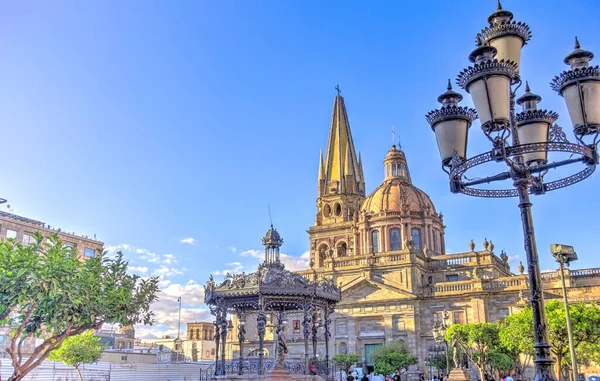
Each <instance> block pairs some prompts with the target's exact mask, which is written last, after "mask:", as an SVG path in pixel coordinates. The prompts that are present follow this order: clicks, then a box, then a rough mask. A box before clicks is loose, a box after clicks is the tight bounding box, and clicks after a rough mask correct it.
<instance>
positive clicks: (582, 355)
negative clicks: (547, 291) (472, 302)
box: [502, 300, 600, 375]
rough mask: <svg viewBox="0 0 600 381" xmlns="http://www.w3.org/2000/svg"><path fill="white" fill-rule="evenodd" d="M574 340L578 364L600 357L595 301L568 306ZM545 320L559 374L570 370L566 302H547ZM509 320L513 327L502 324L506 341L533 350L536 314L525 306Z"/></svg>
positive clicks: (599, 324) (598, 313) (599, 321)
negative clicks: (534, 315) (534, 317)
mask: <svg viewBox="0 0 600 381" xmlns="http://www.w3.org/2000/svg"><path fill="white" fill-rule="evenodd" d="M569 312H570V314H571V325H572V327H573V341H574V345H575V352H576V356H577V363H578V364H579V365H587V364H589V363H590V362H592V361H594V362H595V361H598V360H600V307H598V305H596V304H585V303H583V302H580V303H574V304H570V305H569ZM546 320H547V321H548V341H549V344H550V351H551V352H552V355H553V356H554V357H556V360H557V362H556V366H557V371H558V374H561V375H562V374H563V373H565V371H568V370H570V369H571V357H570V355H569V337H568V334H567V318H566V313H565V307H564V305H563V303H561V302H560V301H558V300H552V301H550V302H548V303H546ZM507 323H510V325H512V326H513V327H512V328H510V327H503V328H502V330H506V332H505V334H504V335H505V337H504V339H503V341H506V342H507V345H509V344H510V342H511V341H512V342H513V343H515V346H517V345H516V344H517V343H519V344H518V347H519V348H520V349H521V350H523V351H524V353H532V350H533V343H534V338H533V315H532V312H531V308H530V307H528V308H525V309H524V310H523V311H521V312H519V313H518V314H515V315H512V316H510V317H508V318H507Z"/></svg>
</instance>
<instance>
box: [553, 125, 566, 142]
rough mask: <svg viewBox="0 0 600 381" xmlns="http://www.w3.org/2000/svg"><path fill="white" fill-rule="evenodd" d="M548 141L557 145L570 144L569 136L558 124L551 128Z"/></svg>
mask: <svg viewBox="0 0 600 381" xmlns="http://www.w3.org/2000/svg"><path fill="white" fill-rule="evenodd" d="M548 141H549V142H556V143H570V142H569V140H568V139H567V134H565V133H564V131H563V129H562V128H561V127H560V126H559V125H558V124H553V125H551V126H550V132H549V134H548Z"/></svg>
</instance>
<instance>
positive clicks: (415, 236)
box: [411, 228, 421, 250]
mask: <svg viewBox="0 0 600 381" xmlns="http://www.w3.org/2000/svg"><path fill="white" fill-rule="evenodd" d="M411 237H412V241H413V242H414V244H415V249H417V250H420V249H421V229H419V228H412V231H411Z"/></svg>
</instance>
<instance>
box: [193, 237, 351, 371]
mask: <svg viewBox="0 0 600 381" xmlns="http://www.w3.org/2000/svg"><path fill="white" fill-rule="evenodd" d="M282 243H283V239H281V237H280V236H279V233H277V230H275V229H274V228H273V226H271V229H270V230H269V231H268V232H267V234H266V235H265V238H264V239H263V244H264V245H265V260H264V262H263V263H261V264H260V265H259V266H258V269H257V271H256V272H253V273H251V274H245V273H241V274H227V275H226V276H225V279H224V280H223V281H222V282H220V283H217V282H215V280H214V278H213V276H212V275H211V276H210V277H209V279H208V281H207V282H206V285H205V286H204V302H205V303H206V304H207V305H208V306H209V307H210V310H211V313H212V314H213V315H214V316H215V319H216V320H215V326H216V327H217V329H220V333H221V335H218V334H217V335H215V342H216V344H217V348H219V344H221V351H220V353H219V351H217V353H216V356H215V375H217V376H224V375H226V374H227V373H229V372H231V373H237V374H252V373H258V374H259V375H262V374H264V372H265V371H266V372H269V371H271V370H273V368H274V367H275V366H276V365H275V364H276V363H277V362H272V361H270V360H269V361H267V360H265V359H264V349H265V348H264V346H265V340H266V339H267V338H266V337H265V335H266V333H267V329H266V328H267V313H271V314H273V315H274V316H277V318H276V321H275V322H274V323H275V324H276V328H277V329H276V331H277V332H285V327H286V324H287V319H286V315H287V314H288V313H298V312H299V313H303V315H304V317H305V318H304V322H303V325H304V331H305V335H304V341H305V348H306V350H305V354H304V359H303V360H302V361H300V360H298V361H292V360H288V359H285V360H284V359H278V360H283V361H279V363H280V364H281V363H283V364H284V365H285V368H286V370H287V371H288V372H289V373H290V374H308V373H309V366H308V364H309V356H310V353H309V350H308V348H309V345H308V344H309V343H308V340H309V337H310V335H309V334H308V333H309V330H310V331H312V332H313V338H315V337H316V332H318V331H319V330H321V329H322V330H323V334H322V335H323V338H324V340H325V362H326V363H327V364H328V363H329V339H330V337H331V335H330V330H329V325H330V324H331V319H330V315H331V313H333V311H334V307H335V305H336V303H337V302H339V301H340V299H341V291H340V288H339V287H338V286H337V285H336V284H335V283H334V281H333V279H331V278H325V279H322V280H317V279H314V280H311V279H309V278H308V277H305V276H302V275H300V274H297V273H294V272H292V271H289V270H287V269H286V268H285V266H284V264H283V263H282V262H281V260H280V258H279V247H280V246H281V244H282ZM228 314H231V315H235V316H237V317H238V319H239V320H240V325H238V330H240V331H241V330H242V329H243V330H245V328H243V325H242V324H241V322H242V321H243V322H244V324H245V323H246V321H247V319H248V317H249V316H256V321H257V332H258V344H259V348H258V360H256V361H249V360H245V359H244V353H243V349H242V348H243V343H244V342H245V340H246V337H245V335H244V334H243V333H242V334H240V333H239V332H238V334H237V340H238V342H239V346H240V349H242V350H240V357H239V359H237V361H229V362H226V361H225V357H226V354H225V346H224V341H225V337H226V331H227V329H228V328H229V329H232V328H233V324H232V323H231V319H229V322H230V324H229V326H228V324H227V321H228V318H227V315H228ZM321 316H323V318H321ZM217 332H219V331H217ZM220 336H221V337H220ZM219 340H220V341H221V342H220V343H219ZM278 340H279V341H282V340H283V344H284V345H285V341H286V339H285V334H280V335H279V338H278ZM313 347H314V348H313V352H314V351H316V341H314V340H313ZM231 360H234V359H231ZM326 369H329V367H328V366H326Z"/></svg>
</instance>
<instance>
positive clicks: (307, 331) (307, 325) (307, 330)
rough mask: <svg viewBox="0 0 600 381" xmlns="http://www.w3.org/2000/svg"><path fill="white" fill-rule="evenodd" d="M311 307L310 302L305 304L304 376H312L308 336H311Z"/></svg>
mask: <svg viewBox="0 0 600 381" xmlns="http://www.w3.org/2000/svg"><path fill="white" fill-rule="evenodd" d="M309 310H310V305H309V303H308V302H305V303H304V320H303V321H302V326H303V327H304V374H306V375H308V374H310V370H309V368H308V336H309V335H310V312H309Z"/></svg>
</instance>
